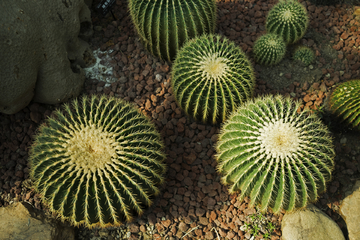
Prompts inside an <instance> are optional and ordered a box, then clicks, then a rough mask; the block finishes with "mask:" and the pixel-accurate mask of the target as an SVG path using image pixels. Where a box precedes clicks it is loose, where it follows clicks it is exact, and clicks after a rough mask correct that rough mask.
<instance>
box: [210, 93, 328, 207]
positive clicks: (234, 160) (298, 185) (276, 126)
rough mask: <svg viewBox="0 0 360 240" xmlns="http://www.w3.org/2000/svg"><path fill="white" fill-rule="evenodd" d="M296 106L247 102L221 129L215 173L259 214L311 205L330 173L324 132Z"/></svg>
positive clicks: (268, 99) (278, 100)
mask: <svg viewBox="0 0 360 240" xmlns="http://www.w3.org/2000/svg"><path fill="white" fill-rule="evenodd" d="M299 106H300V102H294V101H292V100H291V99H290V98H284V97H282V96H280V95H278V96H276V97H273V96H265V97H260V98H257V99H254V100H249V101H248V102H246V103H245V104H244V105H243V106H241V107H240V108H239V109H238V110H237V111H236V112H234V113H233V114H232V115H231V116H230V117H229V120H228V121H226V122H225V123H224V125H223V126H222V128H221V133H220V136H219V141H218V143H217V146H216V148H217V160H218V162H219V164H218V171H219V172H220V173H221V174H223V175H224V176H223V178H222V181H223V183H224V184H228V185H230V188H229V191H230V192H231V193H234V192H238V191H240V190H241V194H240V198H241V199H242V198H243V197H245V196H250V198H251V202H250V203H251V205H254V204H259V205H260V209H261V210H262V211H265V210H266V209H267V208H271V209H272V210H273V212H274V213H279V211H280V210H281V209H284V210H286V211H292V210H294V209H295V208H299V207H304V206H306V204H307V203H308V202H313V201H315V200H316V199H317V198H318V196H319V194H320V193H321V192H324V191H325V189H326V182H327V181H329V180H330V178H331V172H332V170H333V168H334V160H333V159H334V156H335V153H334V150H333V145H332V139H331V136H330V133H329V131H328V129H327V127H326V126H325V125H324V124H323V123H322V122H321V121H320V119H319V118H318V117H317V115H315V114H309V111H303V112H301V113H300V114H298V113H297V109H298V107H299Z"/></svg>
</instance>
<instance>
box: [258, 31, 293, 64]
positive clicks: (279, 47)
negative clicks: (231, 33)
mask: <svg viewBox="0 0 360 240" xmlns="http://www.w3.org/2000/svg"><path fill="white" fill-rule="evenodd" d="M253 52H254V57H255V61H256V62H258V63H260V64H264V65H275V64H278V63H279V62H280V61H281V60H282V59H283V58H284V56H285V53H286V44H285V42H284V40H283V39H282V37H280V36H278V35H276V34H272V33H268V34H265V35H263V36H261V37H259V38H258V39H257V40H256V42H255V44H254V48H253Z"/></svg>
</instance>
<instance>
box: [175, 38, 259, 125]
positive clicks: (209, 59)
mask: <svg viewBox="0 0 360 240" xmlns="http://www.w3.org/2000/svg"><path fill="white" fill-rule="evenodd" d="M171 84H172V88H173V91H174V95H175V99H176V101H177V102H178V104H179V105H180V106H181V108H182V109H183V110H184V111H185V112H186V113H187V114H188V115H190V116H192V117H194V118H195V119H196V120H200V121H203V122H205V123H219V122H223V121H224V120H225V119H226V117H227V116H228V114H229V113H230V112H232V111H233V110H235V109H236V108H237V107H238V106H239V105H240V104H242V103H243V102H245V101H246V100H247V99H249V98H251V97H252V95H253V89H254V85H255V83H254V73H253V68H252V66H251V62H250V61H249V60H248V58H247V57H246V55H245V53H244V52H243V51H242V50H241V49H240V48H239V47H237V46H236V45H235V44H234V43H233V42H231V41H229V40H227V39H226V38H223V39H222V38H221V37H220V36H218V35H217V36H214V35H203V36H201V37H197V38H195V39H192V40H190V41H189V42H187V43H186V44H185V45H184V47H183V48H181V50H180V51H179V53H178V55H177V57H176V59H175V62H174V65H173V67H172V78H171Z"/></svg>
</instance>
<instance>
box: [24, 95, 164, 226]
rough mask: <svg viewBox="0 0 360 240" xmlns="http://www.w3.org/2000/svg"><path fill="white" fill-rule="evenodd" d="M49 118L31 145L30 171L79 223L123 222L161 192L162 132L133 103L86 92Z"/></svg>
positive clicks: (62, 212) (55, 208)
mask: <svg viewBox="0 0 360 240" xmlns="http://www.w3.org/2000/svg"><path fill="white" fill-rule="evenodd" d="M55 115H56V117H54V118H49V119H47V122H46V124H44V125H42V126H41V127H40V129H39V131H38V134H37V136H36V138H35V142H34V145H33V146H32V148H31V151H30V158H29V161H30V165H31V177H32V178H33V180H34V182H35V188H36V190H37V192H39V193H40V195H41V197H42V199H43V201H44V202H45V204H46V205H47V206H48V207H49V209H50V211H52V212H55V213H57V214H58V215H59V217H60V218H61V219H62V220H68V221H70V222H71V223H72V224H73V225H75V226H78V225H85V226H87V227H89V228H92V227H95V226H98V227H107V226H117V225H120V224H121V223H122V222H125V221H131V220H132V219H133V217H135V216H137V215H140V214H142V213H143V211H144V210H143V208H144V207H146V206H149V205H150V204H151V203H152V199H153V197H154V196H155V195H157V194H158V193H159V189H158V187H157V186H156V185H158V184H160V183H162V182H163V180H164V179H163V174H164V172H165V165H164V164H163V163H162V162H163V160H164V158H165V155H164V153H163V151H162V149H163V144H162V141H161V138H160V134H159V133H158V132H157V131H156V129H155V126H154V125H153V124H152V123H151V122H150V120H149V119H147V118H146V117H145V115H143V114H142V113H140V112H139V111H138V110H137V109H136V108H134V107H133V106H132V105H130V104H129V103H126V102H124V101H122V100H119V99H116V98H113V97H110V98H107V97H105V96H103V97H95V96H93V97H91V98H87V97H83V98H82V100H81V101H80V102H78V101H77V100H75V101H74V102H73V103H72V105H68V104H65V106H64V111H63V112H62V111H60V110H58V111H56V112H55Z"/></svg>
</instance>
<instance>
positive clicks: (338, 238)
mask: <svg viewBox="0 0 360 240" xmlns="http://www.w3.org/2000/svg"><path fill="white" fill-rule="evenodd" d="M281 230H282V239H283V240H308V239H316V240H345V237H344V235H343V233H342V231H341V230H340V228H339V226H338V225H337V224H336V223H335V222H334V221H333V220H332V219H331V218H330V217H329V216H327V215H326V214H325V213H323V212H322V211H321V210H320V209H318V208H317V207H315V206H314V205H312V204H310V205H308V206H307V207H306V208H304V209H299V210H297V211H295V212H292V213H286V214H285V215H284V217H283V219H282V224H281Z"/></svg>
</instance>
